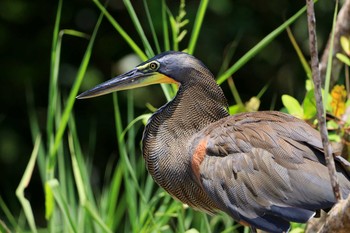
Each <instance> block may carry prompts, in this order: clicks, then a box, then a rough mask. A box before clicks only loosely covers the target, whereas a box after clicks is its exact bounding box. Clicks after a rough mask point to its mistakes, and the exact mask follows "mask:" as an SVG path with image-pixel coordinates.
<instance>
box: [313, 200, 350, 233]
mask: <svg viewBox="0 0 350 233" xmlns="http://www.w3.org/2000/svg"><path fill="white" fill-rule="evenodd" d="M328 232H337V233H347V232H350V196H349V197H348V198H347V199H346V200H340V201H339V202H338V203H337V204H336V205H335V206H334V207H333V208H332V210H331V211H330V212H329V213H328V216H327V220H326V222H325V224H323V227H322V228H321V230H320V231H319V233H328Z"/></svg>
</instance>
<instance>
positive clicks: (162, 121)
mask: <svg viewBox="0 0 350 233" xmlns="http://www.w3.org/2000/svg"><path fill="white" fill-rule="evenodd" d="M202 80H206V81H202ZM202 80H199V81H196V80H193V82H188V83H185V84H183V85H180V87H179V90H178V92H177V95H176V97H175V98H174V99H173V100H172V101H170V102H168V103H167V104H166V105H164V106H163V107H161V108H160V109H159V110H158V111H157V112H156V113H154V114H153V115H152V117H151V118H150V120H149V122H148V124H147V126H146V128H145V131H144V136H143V156H144V159H145V161H146V165H147V167H148V171H149V172H150V174H151V175H152V177H153V178H154V180H155V181H156V182H157V183H158V184H159V185H160V186H162V187H163V188H164V189H166V190H167V191H168V192H169V193H172V192H175V191H172V190H171V189H172V187H171V186H172V185H174V183H173V182H176V181H175V180H172V177H171V176H170V175H174V176H175V177H176V176H178V175H180V174H181V172H183V173H182V174H188V172H187V171H186V169H188V168H187V167H188V164H189V161H190V159H191V157H190V155H189V154H188V153H186V152H188V147H189V146H190V145H189V139H190V138H191V137H192V136H193V135H194V134H195V133H197V132H199V131H200V130H201V129H203V128H204V127H206V126H207V125H209V124H211V123H213V122H215V121H218V120H219V119H221V118H223V117H226V116H228V115H229V114H228V112H227V104H226V99H225V97H224V94H223V92H222V90H221V88H220V87H219V86H218V85H217V84H216V83H215V80H214V79H213V78H212V79H208V78H203V79H202ZM176 172H177V173H179V174H176ZM172 173H173V174H172ZM167 176H168V177H167ZM178 178H179V179H182V178H181V177H178ZM183 179H185V177H183ZM179 183H180V182H179ZM172 194H173V196H176V195H175V194H174V193H172ZM182 201H184V202H185V203H186V200H182Z"/></svg>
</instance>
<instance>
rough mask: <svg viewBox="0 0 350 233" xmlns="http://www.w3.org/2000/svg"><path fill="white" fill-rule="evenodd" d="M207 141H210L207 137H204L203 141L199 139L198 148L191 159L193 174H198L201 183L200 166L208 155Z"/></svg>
mask: <svg viewBox="0 0 350 233" xmlns="http://www.w3.org/2000/svg"><path fill="white" fill-rule="evenodd" d="M207 142H208V140H207V138H204V139H202V140H201V141H199V143H198V145H197V147H196V149H195V150H194V153H193V155H192V160H191V167H192V171H193V174H194V175H195V176H196V178H197V181H198V183H199V184H201V183H202V182H201V180H200V171H199V167H200V165H201V163H202V162H203V160H204V157H205V155H206V150H207Z"/></svg>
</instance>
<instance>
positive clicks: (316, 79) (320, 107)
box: [306, 0, 341, 201]
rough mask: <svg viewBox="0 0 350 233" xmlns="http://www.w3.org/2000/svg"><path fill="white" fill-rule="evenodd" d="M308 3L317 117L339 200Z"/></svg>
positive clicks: (308, 0)
mask: <svg viewBox="0 0 350 233" xmlns="http://www.w3.org/2000/svg"><path fill="white" fill-rule="evenodd" d="M306 5H307V21H308V31H309V46H310V54H311V68H312V79H313V81H314V85H315V99H316V105H317V119H318V122H319V126H320V132H321V138H322V144H323V148H324V153H325V157H326V163H327V167H328V171H329V176H330V181H331V185H332V188H333V192H334V195H335V198H336V199H337V200H338V201H339V200H341V193H340V189H339V182H338V177H337V176H336V171H335V164H334V159H333V156H332V149H331V146H330V144H329V141H328V132H327V127H326V118H325V111H324V108H323V102H322V93H321V78H320V70H319V67H318V65H319V61H318V53H317V39H316V19H315V11H314V2H313V0H306Z"/></svg>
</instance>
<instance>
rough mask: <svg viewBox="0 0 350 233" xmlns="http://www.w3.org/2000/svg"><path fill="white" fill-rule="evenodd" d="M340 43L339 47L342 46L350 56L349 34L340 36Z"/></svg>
mask: <svg viewBox="0 0 350 233" xmlns="http://www.w3.org/2000/svg"><path fill="white" fill-rule="evenodd" d="M340 44H341V47H342V48H343V50H344V52H345V53H346V54H347V55H348V56H350V36H348V37H345V36H341V37H340Z"/></svg>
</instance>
